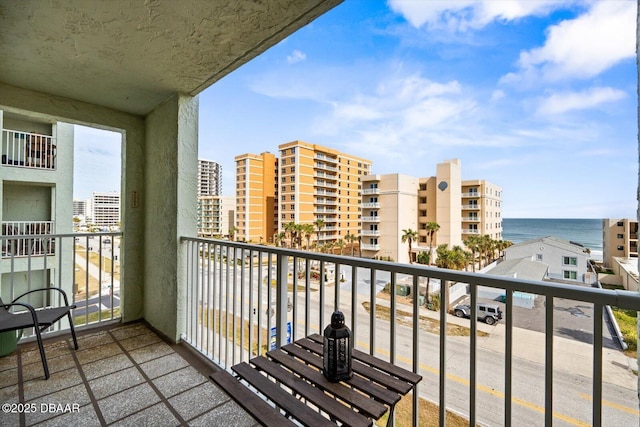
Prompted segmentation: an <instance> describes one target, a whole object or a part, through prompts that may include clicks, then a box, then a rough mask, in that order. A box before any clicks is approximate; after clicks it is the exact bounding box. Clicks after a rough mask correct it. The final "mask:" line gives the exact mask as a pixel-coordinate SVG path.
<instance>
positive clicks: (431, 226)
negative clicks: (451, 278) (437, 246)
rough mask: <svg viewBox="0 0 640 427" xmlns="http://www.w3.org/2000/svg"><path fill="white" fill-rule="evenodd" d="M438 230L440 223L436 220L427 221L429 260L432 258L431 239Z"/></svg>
mask: <svg viewBox="0 0 640 427" xmlns="http://www.w3.org/2000/svg"><path fill="white" fill-rule="evenodd" d="M438 230H440V224H438V223H437V222H433V221H432V222H429V223H427V231H428V232H429V260H433V239H434V237H435V236H436V233H437V232H438Z"/></svg>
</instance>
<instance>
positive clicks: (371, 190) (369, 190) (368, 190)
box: [362, 188, 380, 194]
mask: <svg viewBox="0 0 640 427" xmlns="http://www.w3.org/2000/svg"><path fill="white" fill-rule="evenodd" d="M362 194H380V189H378V188H365V189H364V190H362Z"/></svg>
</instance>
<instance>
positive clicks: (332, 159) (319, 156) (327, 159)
mask: <svg viewBox="0 0 640 427" xmlns="http://www.w3.org/2000/svg"><path fill="white" fill-rule="evenodd" d="M315 158H316V159H318V160H322V161H323V162H330V163H338V159H337V158H336V157H330V156H326V155H324V154H321V153H316V156H315Z"/></svg>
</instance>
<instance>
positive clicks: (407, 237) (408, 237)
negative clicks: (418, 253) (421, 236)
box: [402, 228, 418, 264]
mask: <svg viewBox="0 0 640 427" xmlns="http://www.w3.org/2000/svg"><path fill="white" fill-rule="evenodd" d="M417 238H418V232H417V231H414V230H412V229H410V228H407V229H406V230H402V243H406V242H409V264H413V242H414V241H415V240H416V239H417Z"/></svg>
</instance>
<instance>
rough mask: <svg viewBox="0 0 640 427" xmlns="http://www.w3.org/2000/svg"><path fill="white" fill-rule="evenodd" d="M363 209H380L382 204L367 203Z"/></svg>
mask: <svg viewBox="0 0 640 427" xmlns="http://www.w3.org/2000/svg"><path fill="white" fill-rule="evenodd" d="M362 207H363V208H379V207H380V203H379V202H365V203H363V204H362Z"/></svg>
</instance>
